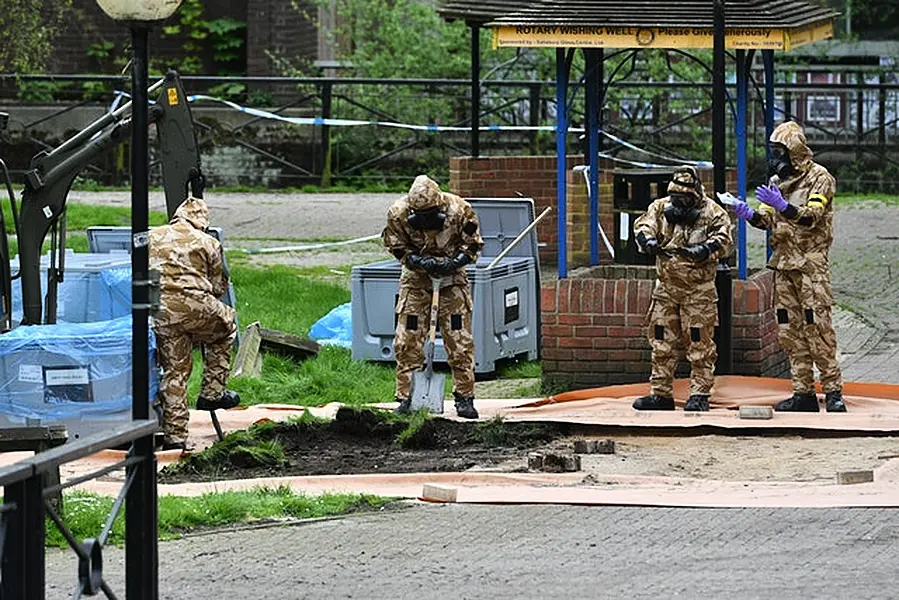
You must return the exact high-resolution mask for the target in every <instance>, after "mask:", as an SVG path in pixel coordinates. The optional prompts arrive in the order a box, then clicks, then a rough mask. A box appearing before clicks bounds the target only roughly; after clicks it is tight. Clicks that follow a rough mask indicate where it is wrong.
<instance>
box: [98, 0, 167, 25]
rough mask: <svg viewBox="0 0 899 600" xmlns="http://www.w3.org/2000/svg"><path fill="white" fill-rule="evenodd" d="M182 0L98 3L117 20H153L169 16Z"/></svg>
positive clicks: (123, 0)
mask: <svg viewBox="0 0 899 600" xmlns="http://www.w3.org/2000/svg"><path fill="white" fill-rule="evenodd" d="M181 2H182V0H97V4H99V5H100V8H101V9H103V12H105V13H106V14H107V15H108V16H109V17H111V18H113V19H115V20H116V21H140V22H153V21H162V20H164V19H167V18H169V17H170V16H172V14H173V13H174V12H175V11H176V10H178V7H179V6H181Z"/></svg>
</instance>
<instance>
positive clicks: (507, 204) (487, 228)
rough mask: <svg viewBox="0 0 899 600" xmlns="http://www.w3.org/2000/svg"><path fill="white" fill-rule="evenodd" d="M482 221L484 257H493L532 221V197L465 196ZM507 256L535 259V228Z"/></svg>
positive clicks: (482, 254)
mask: <svg viewBox="0 0 899 600" xmlns="http://www.w3.org/2000/svg"><path fill="white" fill-rule="evenodd" d="M466 200H468V202H470V203H471V207H472V208H473V209H474V211H475V214H477V215H478V221H480V224H481V237H482V238H484V250H483V251H482V252H481V258H480V260H479V261H478V263H479V264H480V263H481V262H482V261H484V259H488V260H492V259H493V258H494V257H495V256H497V255H498V254H499V253H500V252H502V251H503V249H505V248H506V246H508V245H509V244H511V243H512V241H513V240H514V239H515V238H517V237H518V234H520V233H521V232H522V231H524V229H525V228H526V227H527V226H528V225H530V224H531V222H532V221H533V220H534V201H533V200H532V199H531V198H466ZM506 257H507V258H529V257H530V258H533V259H534V260H535V261H536V260H537V229H536V228H534V229H532V230H531V231H530V232H529V233H528V235H527V237H526V238H525V239H523V240H522V241H521V242H520V243H519V244H518V245H517V246H516V247H515V248H514V249H513V250H512V251H511V252H509V254H507V255H506Z"/></svg>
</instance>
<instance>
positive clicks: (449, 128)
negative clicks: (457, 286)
mask: <svg viewBox="0 0 899 600" xmlns="http://www.w3.org/2000/svg"><path fill="white" fill-rule="evenodd" d="M187 100H188V102H191V103H193V102H202V101H205V102H217V103H219V104H224V105H225V106H228V107H229V108H232V109H234V110H236V111H238V112H241V113H244V114H247V115H250V116H253V117H258V118H261V119H271V120H275V121H281V122H283V123H290V124H293V125H319V126H328V127H360V126H376V127H392V128H395V129H408V130H411V131H428V132H434V133H440V132H467V131H471V127H462V126H455V125H413V124H409V123H396V122H393V121H366V120H361V119H331V118H327V119H326V118H323V117H285V116H283V115H279V114H276V113H273V112H270V111H267V110H261V109H258V108H250V107H249V106H243V105H240V104H237V103H236V102H231V101H230V100H225V99H223V98H216V97H214V96H206V95H203V94H194V95H191V96H188V97H187ZM478 129H479V130H480V131H485V132H490V131H522V132H527V131H556V127H554V126H552V125H482V126H480V127H479V128H478ZM585 132H586V130H585V129H584V128H583V127H569V128H568V133H581V134H582V133H585ZM599 133H601V134H602V135H604V136H605V137H607V138H608V139H610V140H612V141H613V142H615V143H616V144H619V145H621V146H623V147H625V148H627V149H629V150H633V151H634V152H639V153H641V154H645V155H647V156H651V157H653V158H658V159H660V160H664V161H668V162H670V163H672V164H677V165H692V166H694V167H700V168H711V166H712V163H710V162H708V161H693V160H684V159H681V158H677V157H670V156H665V155H662V154H659V153H656V152H652V151H650V150H646V149H644V148H640V147H639V146H636V145H634V144H632V143H630V142H628V141H626V140H624V139H622V138H620V137H618V136H616V135H615V134H613V133H609V132H608V131H605V130H603V129H600V130H599ZM599 156H600V157H601V158H605V159H608V160H612V161H615V162H619V163H623V164H628V165H632V166H637V167H642V168H661V169H667V168H670V165H660V164H656V163H649V162H641V161H633V160H628V159H624V158H619V157H617V156H614V155H612V154H609V153H607V152H600V153H599Z"/></svg>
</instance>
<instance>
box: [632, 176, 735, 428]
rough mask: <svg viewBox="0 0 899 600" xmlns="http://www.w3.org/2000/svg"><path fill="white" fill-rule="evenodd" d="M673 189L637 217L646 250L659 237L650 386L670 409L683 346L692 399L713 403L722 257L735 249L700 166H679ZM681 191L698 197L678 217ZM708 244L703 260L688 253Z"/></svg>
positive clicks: (651, 318) (650, 328)
mask: <svg viewBox="0 0 899 600" xmlns="http://www.w3.org/2000/svg"><path fill="white" fill-rule="evenodd" d="M668 193H669V195H668V196H666V197H664V198H660V199H658V200H656V201H654V202H653V203H652V204H651V205H650V206H649V209H648V210H647V211H646V213H645V214H643V215H641V216H640V217H639V218H638V219H637V221H636V222H635V224H634V233H635V236H636V238H637V242H638V244H639V245H640V248H641V250H644V251H647V242H649V241H650V240H654V241H653V242H649V243H650V244H656V243H657V247H656V249H655V250H654V251H653V253H655V254H656V269H657V273H658V279H657V280H656V284H655V288H654V289H653V293H652V301H651V303H650V307H649V311H648V314H647V337H648V339H649V343H650V346H651V347H652V375H651V377H650V384H651V388H652V394H653V396H656V397H659V398H663V399H666V401H667V399H672V401H670V402H667V406H666V408H668V409H673V408H674V406H673V396H672V393H673V388H672V385H673V381H674V372H675V368H676V366H677V351H678V349H679V348H680V347H681V346H683V347H684V348H685V349H686V356H687V359H688V360H689V361H690V365H691V374H690V375H691V387H690V393H691V397H692V396H701V397H704V398H705V399H706V400H704V401H705V402H707V397H708V396H709V395H710V393H711V390H712V386H713V385H714V383H715V361H716V360H717V357H718V355H717V350H716V347H715V342H714V339H713V338H714V330H715V326H716V325H717V324H718V310H717V302H718V293H717V291H716V289H715V272H716V263H717V260H716V259H717V258H718V257H721V256H726V255H727V253H729V252H730V249H731V244H732V237H731V222H730V218H729V217H728V215H727V212H726V211H725V210H724V209H723V208H721V207H720V206H718V204H716V203H715V202H714V201H712V200H710V199H709V198H707V197H706V196H705V190H704V189H703V187H702V183H701V182H700V180H699V177H698V174H697V173H696V170H695V169H693V168H692V167H681V168H680V169H678V171H677V172H675V174H674V177H673V179H672V181H671V183H670V184H669V185H668ZM675 194H689V195H691V196H692V197H693V198H694V199H695V200H694V202H695V207H694V209H693V211H694V212H693V213H692V214H691V215H689V216H688V217H685V218H680V217H679V216H678V218H675V215H678V213H677V211H675V210H674V208H675V206H674V205H673V198H674V196H675ZM703 246H704V247H705V250H704V251H702V252H703V254H702V256H700V257H699V260H697V257H695V256H690V255H688V254H687V253H686V252H685V249H687V248H698V249H702V248H703ZM635 407H636V408H640V407H639V406H636V405H635ZM703 410H707V408H706V409H703Z"/></svg>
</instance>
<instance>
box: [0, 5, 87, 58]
mask: <svg viewBox="0 0 899 600" xmlns="http://www.w3.org/2000/svg"><path fill="white" fill-rule="evenodd" d="M70 6H71V0H0V70H2V72H4V73H40V72H43V71H44V69H45V67H46V64H47V60H48V58H49V57H50V54H51V53H52V52H53V37H54V35H55V34H56V31H57V29H58V27H59V24H60V23H61V21H62V19H63V18H64V17H65V15H66V12H67V10H68V9H69V8H70Z"/></svg>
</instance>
